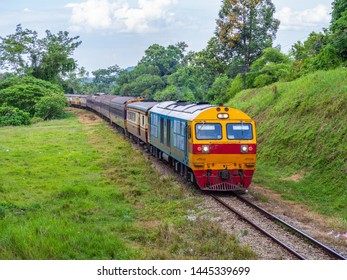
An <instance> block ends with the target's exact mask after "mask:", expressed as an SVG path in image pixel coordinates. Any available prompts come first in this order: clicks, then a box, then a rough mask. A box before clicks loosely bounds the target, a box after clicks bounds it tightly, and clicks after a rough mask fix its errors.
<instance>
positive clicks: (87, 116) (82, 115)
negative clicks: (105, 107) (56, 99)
mask: <svg viewBox="0 0 347 280" xmlns="http://www.w3.org/2000/svg"><path fill="white" fill-rule="evenodd" d="M69 111H70V112H73V113H74V114H75V115H76V116H77V119H78V120H79V121H80V122H81V123H83V124H89V125H96V124H99V123H100V122H101V121H102V119H101V118H99V117H98V116H97V115H95V114H94V113H91V112H89V111H86V110H81V109H75V108H69Z"/></svg>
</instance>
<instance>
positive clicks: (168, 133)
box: [66, 94, 257, 192]
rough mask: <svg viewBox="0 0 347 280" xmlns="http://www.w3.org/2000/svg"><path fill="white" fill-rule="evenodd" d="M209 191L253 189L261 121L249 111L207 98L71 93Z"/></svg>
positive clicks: (77, 102) (74, 101)
mask: <svg viewBox="0 0 347 280" xmlns="http://www.w3.org/2000/svg"><path fill="white" fill-rule="evenodd" d="M66 98H67V101H68V103H69V104H70V105H71V106H73V107H77V108H81V109H86V110H90V111H92V112H94V113H96V114H98V115H99V116H101V117H102V118H104V119H105V120H107V121H108V122H110V123H111V124H112V125H114V126H115V127H116V128H117V129H118V130H119V131H120V132H121V133H123V134H124V135H126V136H127V137H128V138H129V139H131V140H132V141H134V142H136V143H138V144H139V145H142V146H143V147H144V148H145V149H146V150H147V151H148V152H149V153H151V154H152V155H153V156H154V157H157V158H159V159H161V160H164V161H166V162H168V164H170V165H171V166H172V167H173V168H174V170H175V171H176V172H178V173H179V174H180V175H181V176H183V177H184V178H185V179H186V180H187V181H190V182H192V183H194V184H196V185H197V186H198V187H199V188H200V189H201V190H204V191H230V192H247V190H248V188H249V186H250V184H251V182H252V178H253V174H254V171H255V168H256V154H257V141H256V124H255V122H254V120H253V119H252V118H251V117H249V116H248V115H247V114H246V113H244V112H242V111H240V110H238V109H235V108H231V107H227V106H217V105H212V104H209V103H205V102H199V103H191V102H186V101H163V102H157V101H148V100H144V99H143V98H141V97H133V96H116V95H106V94H95V95H79V94H67V95H66Z"/></svg>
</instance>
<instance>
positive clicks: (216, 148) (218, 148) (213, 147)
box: [193, 144, 257, 154]
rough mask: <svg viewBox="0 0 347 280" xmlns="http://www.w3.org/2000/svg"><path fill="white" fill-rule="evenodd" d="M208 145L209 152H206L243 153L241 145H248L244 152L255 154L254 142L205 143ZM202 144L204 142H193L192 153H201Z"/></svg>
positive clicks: (255, 146)
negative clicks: (246, 150)
mask: <svg viewBox="0 0 347 280" xmlns="http://www.w3.org/2000/svg"><path fill="white" fill-rule="evenodd" d="M206 145H209V146H210V152H209V153H207V154H243V153H241V146H242V145H248V153H244V154H256V153H257V145H256V144H206ZM202 146H204V144H194V145H193V154H203V151H202Z"/></svg>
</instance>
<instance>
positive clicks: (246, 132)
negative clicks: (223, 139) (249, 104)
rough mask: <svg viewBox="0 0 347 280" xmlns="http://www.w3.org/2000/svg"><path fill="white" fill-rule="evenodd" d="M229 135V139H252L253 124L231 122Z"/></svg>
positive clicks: (228, 129)
mask: <svg viewBox="0 0 347 280" xmlns="http://www.w3.org/2000/svg"><path fill="white" fill-rule="evenodd" d="M227 135H228V139H229V140H251V139H253V133H252V124H250V123H229V124H227Z"/></svg>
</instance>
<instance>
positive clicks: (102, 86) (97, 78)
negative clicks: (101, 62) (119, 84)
mask: <svg viewBox="0 0 347 280" xmlns="http://www.w3.org/2000/svg"><path fill="white" fill-rule="evenodd" d="M121 71H122V70H121V68H120V67H119V66H118V65H117V64H115V65H113V66H109V67H108V68H107V69H98V70H95V71H93V72H92V74H93V75H94V79H93V86H94V89H95V90H94V91H95V93H97V92H103V93H107V94H110V93H111V91H112V88H113V84H114V83H115V82H116V79H117V76H118V75H119V73H120V72H121Z"/></svg>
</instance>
